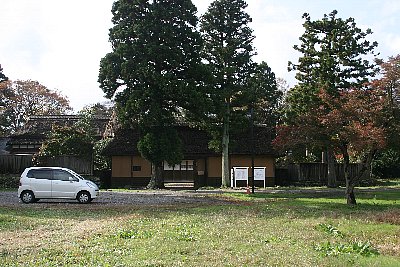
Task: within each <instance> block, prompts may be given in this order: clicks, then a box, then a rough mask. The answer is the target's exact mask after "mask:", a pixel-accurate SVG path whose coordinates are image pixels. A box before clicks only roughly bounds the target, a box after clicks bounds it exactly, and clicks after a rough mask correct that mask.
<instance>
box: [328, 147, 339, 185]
mask: <svg viewBox="0 0 400 267" xmlns="http://www.w3.org/2000/svg"><path fill="white" fill-rule="evenodd" d="M327 158H328V160H327V162H328V187H329V188H335V187H337V180H336V168H335V165H336V159H335V154H334V153H333V151H332V150H331V149H328V150H327Z"/></svg>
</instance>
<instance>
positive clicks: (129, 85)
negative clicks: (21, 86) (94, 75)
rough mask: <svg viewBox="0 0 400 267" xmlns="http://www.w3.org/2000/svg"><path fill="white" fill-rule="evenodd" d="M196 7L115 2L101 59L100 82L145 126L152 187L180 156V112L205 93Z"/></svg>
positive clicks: (125, 115) (173, 1) (176, 1)
mask: <svg viewBox="0 0 400 267" xmlns="http://www.w3.org/2000/svg"><path fill="white" fill-rule="evenodd" d="M196 12H197V11H196V7H195V6H194V5H193V3H192V1H191V0H153V1H148V0H119V1H116V2H115V3H114V5H113V8H112V13H113V19H112V22H113V24H114V27H113V28H112V29H110V42H111V44H112V48H113V51H112V52H111V53H109V54H107V55H106V56H105V57H104V58H103V59H102V60H101V66H100V73H99V82H100V86H101V88H102V89H103V91H104V92H105V94H106V96H107V97H108V98H114V99H115V101H116V103H117V108H118V114H119V117H120V119H121V121H122V122H123V123H124V124H125V125H130V126H131V127H133V125H138V126H139V127H140V129H141V131H142V135H141V136H142V138H141V140H140V142H139V145H138V149H139V151H140V152H141V154H142V156H143V157H144V158H146V159H147V160H149V161H150V162H151V163H152V166H153V172H152V173H153V175H152V178H151V181H150V183H149V185H148V187H150V188H157V187H163V179H162V176H161V170H162V164H163V162H164V161H167V162H168V163H170V164H175V163H177V162H179V161H180V160H181V158H182V152H181V142H180V140H179V138H178V135H177V133H176V132H175V130H174V128H173V126H174V123H175V120H176V116H178V115H179V114H181V113H182V112H184V111H185V110H192V109H193V108H194V105H195V102H194V101H195V100H198V99H201V97H202V93H201V90H199V88H200V80H201V75H202V68H201V59H200V49H201V36H200V34H199V33H198V32H197V29H196V27H197V22H198V19H197V17H196ZM156 147H157V149H154V148H156Z"/></svg>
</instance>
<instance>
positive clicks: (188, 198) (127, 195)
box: [0, 190, 230, 206]
mask: <svg viewBox="0 0 400 267" xmlns="http://www.w3.org/2000/svg"><path fill="white" fill-rule="evenodd" d="M214 195H215V194H201V193H196V192H194V191H193V192H190V191H173V190H160V191H148V192H147V191H137V192H113V191H101V192H100V196H99V197H98V198H96V199H94V200H93V202H92V203H91V204H89V206H122V205H124V206H170V205H179V204H180V205H185V204H200V205H203V204H204V205H207V204H227V203H230V202H228V201H226V200H223V199H220V198H216V197H215V196H214ZM213 196H214V197H213ZM16 205H17V206H18V205H19V206H27V205H26V204H23V203H22V202H21V201H20V200H19V198H18V196H17V192H16V191H0V206H16ZM29 205H34V206H45V205H51V206H54V205H56V206H57V205H80V204H79V203H78V201H76V200H63V199H41V200H40V201H39V202H37V203H33V204H29Z"/></svg>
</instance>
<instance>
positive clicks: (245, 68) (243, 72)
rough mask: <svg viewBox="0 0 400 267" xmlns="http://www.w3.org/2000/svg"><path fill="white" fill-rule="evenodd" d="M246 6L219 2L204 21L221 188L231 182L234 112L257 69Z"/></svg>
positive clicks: (228, 0)
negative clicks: (218, 150)
mask: <svg viewBox="0 0 400 267" xmlns="http://www.w3.org/2000/svg"><path fill="white" fill-rule="evenodd" d="M246 7H247V4H246V2H245V1H243V0H216V1H214V2H212V3H211V5H210V7H209V8H208V10H207V12H206V13H205V14H204V16H203V17H202V19H201V32H202V34H203V39H204V42H205V44H204V50H203V57H204V59H205V61H206V63H207V66H208V69H209V71H210V72H211V77H212V78H211V81H210V82H209V89H210V90H209V96H210V99H211V102H212V106H213V108H212V111H211V113H212V114H210V117H212V118H213V119H214V121H213V123H214V126H215V125H221V126H222V127H221V128H222V129H218V130H217V134H215V135H214V136H215V137H216V138H221V140H222V144H221V146H222V187H227V186H229V183H230V179H229V175H230V171H229V138H230V125H231V123H232V118H233V116H234V110H235V107H237V106H242V105H243V101H242V95H243V94H242V92H243V91H244V90H246V89H249V85H248V83H249V77H250V74H251V72H252V71H253V70H254V64H253V62H252V56H253V55H254V54H255V52H254V49H253V39H254V36H253V31H252V29H251V28H250V27H249V26H248V24H249V23H250V22H251V18H250V16H249V15H248V14H247V13H246V12H245V11H244V10H245V8H246ZM214 131H215V130H214ZM215 141H217V140H215Z"/></svg>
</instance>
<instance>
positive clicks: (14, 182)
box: [0, 174, 20, 189]
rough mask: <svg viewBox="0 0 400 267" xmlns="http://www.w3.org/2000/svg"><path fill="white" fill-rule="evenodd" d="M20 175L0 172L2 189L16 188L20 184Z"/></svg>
mask: <svg viewBox="0 0 400 267" xmlns="http://www.w3.org/2000/svg"><path fill="white" fill-rule="evenodd" d="M19 179H20V177H19V176H18V175H9V174H0V189H15V188H18V186H19Z"/></svg>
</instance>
